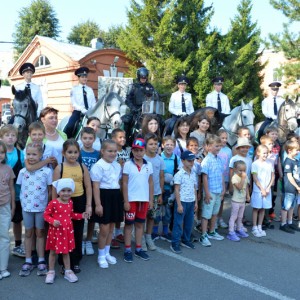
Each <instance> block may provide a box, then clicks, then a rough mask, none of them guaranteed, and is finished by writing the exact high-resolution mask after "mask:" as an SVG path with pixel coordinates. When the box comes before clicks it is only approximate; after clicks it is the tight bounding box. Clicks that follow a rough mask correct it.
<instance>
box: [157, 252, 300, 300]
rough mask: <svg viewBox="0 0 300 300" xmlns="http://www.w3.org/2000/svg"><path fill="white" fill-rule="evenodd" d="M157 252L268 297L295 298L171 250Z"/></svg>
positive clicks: (286, 299)
mask: <svg viewBox="0 0 300 300" xmlns="http://www.w3.org/2000/svg"><path fill="white" fill-rule="evenodd" d="M157 252H159V253H161V254H164V255H167V256H169V257H172V258H175V259H177V260H179V261H182V262H184V263H186V264H189V265H191V266H193V267H196V268H198V269H202V270H204V271H206V272H209V273H211V274H214V275H217V276H219V277H222V278H224V279H227V280H230V281H232V282H234V283H236V284H239V285H241V286H244V287H247V288H249V289H252V290H255V291H257V292H259V293H262V294H265V295H267V296H270V297H273V298H275V299H280V300H295V299H294V298H290V297H287V296H284V295H282V294H280V293H278V292H276V291H273V290H270V289H268V288H266V287H263V286H261V285H259V284H256V283H253V282H250V281H247V280H244V279H242V278H239V277H237V276H234V275H231V274H228V273H225V272H223V271H220V270H218V269H215V268H212V267H210V266H208V265H204V264H201V263H199V262H197V261H194V260H192V259H189V258H186V257H183V256H180V255H178V254H175V253H173V252H171V251H168V250H164V249H162V248H159V247H157Z"/></svg>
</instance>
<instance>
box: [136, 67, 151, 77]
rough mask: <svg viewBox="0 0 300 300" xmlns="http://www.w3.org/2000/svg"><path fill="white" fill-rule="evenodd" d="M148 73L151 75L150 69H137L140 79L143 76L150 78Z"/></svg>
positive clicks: (137, 75)
mask: <svg viewBox="0 0 300 300" xmlns="http://www.w3.org/2000/svg"><path fill="white" fill-rule="evenodd" d="M148 75H149V71H148V70H147V69H146V68H144V67H142V68H139V69H138V70H137V71H136V77H137V79H138V80H140V79H141V78H146V79H148Z"/></svg>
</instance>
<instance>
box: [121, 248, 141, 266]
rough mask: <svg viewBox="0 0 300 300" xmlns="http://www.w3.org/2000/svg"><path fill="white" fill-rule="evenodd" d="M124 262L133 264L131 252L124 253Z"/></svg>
mask: <svg viewBox="0 0 300 300" xmlns="http://www.w3.org/2000/svg"><path fill="white" fill-rule="evenodd" d="M142 251H143V250H142ZM124 261H125V262H127V263H132V262H133V257H132V252H131V251H125V252H124Z"/></svg>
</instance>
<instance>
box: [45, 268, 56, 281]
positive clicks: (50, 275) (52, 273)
mask: <svg viewBox="0 0 300 300" xmlns="http://www.w3.org/2000/svg"><path fill="white" fill-rule="evenodd" d="M54 278H55V271H49V272H48V273H47V276H46V279H45V283H48V284H51V283H54Z"/></svg>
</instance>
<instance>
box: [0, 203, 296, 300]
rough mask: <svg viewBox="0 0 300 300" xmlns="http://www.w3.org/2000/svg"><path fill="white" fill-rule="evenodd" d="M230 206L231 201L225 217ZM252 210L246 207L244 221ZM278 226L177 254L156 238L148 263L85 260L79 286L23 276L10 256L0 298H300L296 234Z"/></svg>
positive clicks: (0, 284)
mask: <svg viewBox="0 0 300 300" xmlns="http://www.w3.org/2000/svg"><path fill="white" fill-rule="evenodd" d="M227 201H228V200H227ZM228 207H229V201H228V203H227V205H226V209H225V219H228V214H229V208H228ZM250 212H251V209H250V207H248V208H247V209H246V214H247V216H248V218H250ZM226 217H227V218H226ZM278 227H279V223H275V229H273V230H271V229H270V230H267V236H266V237H263V238H255V237H253V236H251V235H250V237H249V238H247V239H243V240H242V241H241V242H232V241H229V240H227V239H225V240H224V241H212V247H209V248H205V247H203V246H202V245H201V244H200V243H196V249H195V250H190V249H186V248H183V249H182V250H183V253H182V254H181V255H176V254H174V253H173V252H171V251H170V248H169V246H170V244H169V243H167V242H166V241H162V240H159V241H156V245H157V246H158V249H157V251H148V253H149V255H150V260H149V261H146V262H145V261H141V260H140V259H138V258H135V257H134V262H133V263H132V264H128V263H125V262H124V261H123V250H122V249H120V250H112V251H111V253H112V255H114V256H116V257H117V259H118V263H117V264H116V265H113V266H110V267H109V268H108V269H100V268H99V267H98V265H97V257H96V255H94V256H85V257H84V258H83V260H82V263H81V267H82V272H81V273H79V274H78V277H79V281H78V282H77V283H69V282H67V281H66V280H65V279H64V278H63V276H62V275H60V274H59V268H58V266H57V277H56V280H55V283H54V284H53V285H46V284H45V283H44V280H45V277H39V276H37V275H36V269H35V270H34V271H33V272H32V273H31V275H30V276H28V277H26V278H21V277H20V276H19V275H18V272H19V269H20V267H21V265H22V263H23V259H21V258H18V257H14V256H11V257H10V262H9V270H10V271H11V273H12V275H11V277H10V278H5V279H2V280H0V299H1V300H3V299H5V300H6V299H11V300H19V299H20V300H21V299H22V300H24V299H26V300H29V299H75V300H76V299H96V297H97V298H101V299H119V298H120V299H125V300H126V299H222V300H225V299H255V300H260V299H300V295H299V286H300V276H298V274H299V265H300V232H297V233H296V234H294V235H292V234H288V233H284V232H282V231H279V229H278ZM248 229H250V228H248ZM219 233H221V234H223V235H225V234H226V233H227V231H226V230H224V229H220V230H219ZM94 248H95V250H96V245H94Z"/></svg>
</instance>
